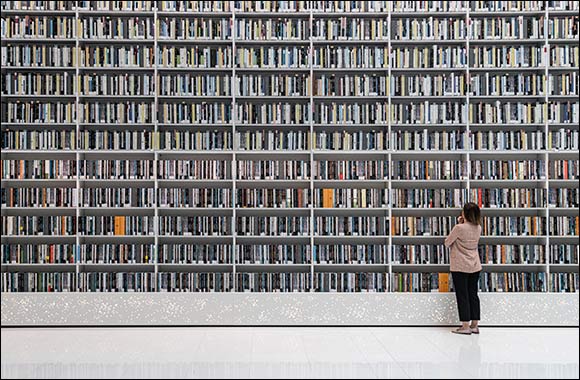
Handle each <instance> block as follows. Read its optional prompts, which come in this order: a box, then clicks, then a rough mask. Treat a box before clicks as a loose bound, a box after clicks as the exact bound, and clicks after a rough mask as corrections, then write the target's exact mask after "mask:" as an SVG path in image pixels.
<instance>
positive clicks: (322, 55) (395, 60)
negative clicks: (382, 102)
mask: <svg viewBox="0 0 580 380" xmlns="http://www.w3.org/2000/svg"><path fill="white" fill-rule="evenodd" d="M578 49H579V48H578V47H577V46H567V45H562V46H550V51H549V54H548V56H546V55H545V54H544V52H543V50H542V49H541V48H539V47H534V46H527V45H526V46H520V47H515V46H511V47H510V46H503V47H494V46H482V47H474V48H471V49H470V60H469V62H470V67H472V68H509V67H545V65H546V62H547V61H548V58H549V62H550V65H551V66H552V67H564V68H565V67H574V66H575V65H577V64H578V62H579V54H580V53H579V50H578ZM77 50H78V53H77ZM77 54H78V55H79V58H80V60H79V61H78V65H79V67H83V68H87V67H88V68H113V67H119V68H151V70H153V68H154V67H155V59H157V63H158V66H159V67H160V68H161V69H163V68H232V67H233V57H232V48H231V47H230V46H198V45H196V46H191V47H184V46H181V47H176V46H166V45H160V46H159V49H158V52H157V54H155V50H154V48H153V47H150V46H123V45H113V46H92V45H91V46H83V47H79V48H78V49H77V48H76V47H72V46H59V45H53V46H46V45H36V44H27V45H19V44H10V45H6V46H2V66H4V67H31V68H32V67H75V66H77ZM156 56H157V58H156ZM388 57H389V54H388V47H383V46H361V47H351V46H326V47H316V48H315V49H314V50H313V54H312V67H313V68H315V69H320V68H344V69H359V68H382V69H385V70H388V68H389V59H388ZM235 58H236V61H235V62H236V65H237V67H239V68H309V67H310V57H309V52H308V48H307V46H301V47H298V46H280V47H274V46H269V47H264V46H263V47H259V48H254V47H243V46H240V47H238V48H237V49H236V55H235ZM390 66H391V68H394V69H397V68H402V69H408V68H424V69H429V68H458V69H464V68H467V52H466V47H464V46H455V47H453V46H436V45H435V46H433V47H431V48H427V47H425V48H421V47H394V48H393V53H392V62H391V64H390Z"/></svg>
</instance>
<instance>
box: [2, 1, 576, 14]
mask: <svg viewBox="0 0 580 380" xmlns="http://www.w3.org/2000/svg"><path fill="white" fill-rule="evenodd" d="M231 5H232V4H231V2H230V1H228V0H215V1H207V0H177V1H175V0H173V1H171V0H169V1H166V0H163V1H158V2H155V3H153V4H151V3H150V2H149V1H144V0H139V1H128V0H115V1H103V0H98V1H95V0H90V1H89V0H82V1H78V2H77V3H72V4H71V3H70V2H67V1H63V0H49V1H44V2H40V3H38V2H31V1H3V2H2V8H1V9H3V10H37V11H40V10H63V11H71V10H81V11H141V12H143V11H153V10H158V11H161V12H186V11H189V12H222V13H225V12H232V11H233V10H235V11H238V12H252V13H253V12H260V13H267V12H279V13H284V12H306V11H309V10H314V11H318V12H354V13H357V12H361V13H381V12H387V11H392V12H395V13H396V12H438V11H439V12H441V11H442V12H465V11H466V10H467V9H471V10H472V11H475V12H478V11H479V12H492V11H503V12H508V11H509V12H518V11H543V10H546V9H547V10H552V11H559V10H577V9H578V5H577V4H576V2H575V1H549V2H548V3H547V4H544V2H543V1H523V2H518V1H515V2H514V1H429V2H419V3H416V2H413V1H386V0H369V1H362V0H341V1H336V0H323V1H320V0H318V1H305V0H275V1H249V0H237V1H234V2H233V7H232V6H231Z"/></svg>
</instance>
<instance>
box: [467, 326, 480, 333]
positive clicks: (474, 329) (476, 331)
mask: <svg viewBox="0 0 580 380" xmlns="http://www.w3.org/2000/svg"><path fill="white" fill-rule="evenodd" d="M469 329H470V330H471V333H472V334H479V327H470V328H469Z"/></svg>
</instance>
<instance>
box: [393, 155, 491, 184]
mask: <svg viewBox="0 0 580 380" xmlns="http://www.w3.org/2000/svg"><path fill="white" fill-rule="evenodd" d="M477 162H479V161H477ZM490 162H493V161H490ZM474 163H476V161H473V162H472V164H474ZM392 166H393V171H392V175H391V178H392V179H395V180H417V179H421V180H451V179H454V180H459V179H464V178H467V163H466V162H463V161H448V160H441V161H434V160H412V161H411V160H409V161H393V163H392Z"/></svg>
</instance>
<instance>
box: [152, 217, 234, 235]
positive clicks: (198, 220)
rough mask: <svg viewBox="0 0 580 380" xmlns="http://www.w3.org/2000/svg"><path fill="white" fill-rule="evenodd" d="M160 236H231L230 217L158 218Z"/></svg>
mask: <svg viewBox="0 0 580 380" xmlns="http://www.w3.org/2000/svg"><path fill="white" fill-rule="evenodd" d="M158 223H159V234H160V235H178V236H182V235H183V236H217V235H231V234H232V232H231V227H232V226H231V217H227V216H159V217H158Z"/></svg>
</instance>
